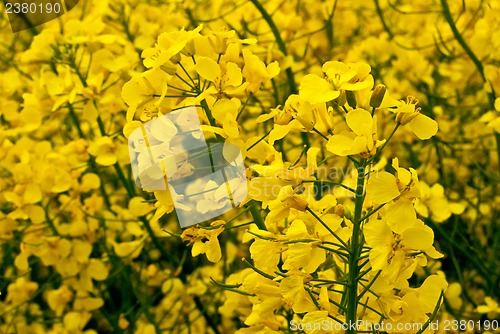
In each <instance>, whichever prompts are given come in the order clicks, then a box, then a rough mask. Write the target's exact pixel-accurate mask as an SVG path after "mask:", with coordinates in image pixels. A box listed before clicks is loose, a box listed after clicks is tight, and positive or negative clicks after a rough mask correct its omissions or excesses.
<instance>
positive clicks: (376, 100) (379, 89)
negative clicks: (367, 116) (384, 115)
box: [370, 84, 387, 108]
mask: <svg viewBox="0 0 500 334" xmlns="http://www.w3.org/2000/svg"><path fill="white" fill-rule="evenodd" d="M386 91H387V89H386V88H385V86H384V85H382V84H378V85H377V86H375V89H374V90H373V93H372V97H371V98H370V107H372V108H378V107H380V105H381V104H382V100H383V99H384V95H385V92H386Z"/></svg>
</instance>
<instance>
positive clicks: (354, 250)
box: [346, 159, 366, 334]
mask: <svg viewBox="0 0 500 334" xmlns="http://www.w3.org/2000/svg"><path fill="white" fill-rule="evenodd" d="M357 167H358V178H357V185H356V200H355V206H354V221H353V228H352V236H351V248H350V252H349V278H348V279H349V285H348V286H347V313H346V322H347V324H348V325H349V324H355V323H356V320H357V319H356V318H357V309H358V302H359V300H358V279H359V278H358V275H359V270H360V267H359V257H360V255H361V247H360V242H361V213H362V211H363V202H364V190H365V168H366V159H361V161H360V165H359V166H357ZM361 246H362V245H361ZM347 333H348V334H354V333H356V330H354V329H351V327H350V326H349V329H348V330H347Z"/></svg>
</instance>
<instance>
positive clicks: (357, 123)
mask: <svg viewBox="0 0 500 334" xmlns="http://www.w3.org/2000/svg"><path fill="white" fill-rule="evenodd" d="M346 122H347V125H349V127H350V128H351V129H352V131H354V133H355V134H357V135H358V136H359V135H365V136H371V133H372V124H373V119H372V115H371V114H370V113H369V112H368V111H367V110H364V109H355V110H351V111H349V113H347V116H346Z"/></svg>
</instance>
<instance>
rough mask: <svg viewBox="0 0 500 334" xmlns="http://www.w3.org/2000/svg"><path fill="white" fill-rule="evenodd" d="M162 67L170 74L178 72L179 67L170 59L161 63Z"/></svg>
mask: <svg viewBox="0 0 500 334" xmlns="http://www.w3.org/2000/svg"><path fill="white" fill-rule="evenodd" d="M160 69H161V70H162V71H163V72H165V73H167V74H169V75H174V74H175V72H177V67H176V66H175V65H174V64H173V63H172V62H170V61H167V62H165V64H163V65H161V66H160Z"/></svg>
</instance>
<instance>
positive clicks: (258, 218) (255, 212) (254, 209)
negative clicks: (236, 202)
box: [248, 200, 267, 231]
mask: <svg viewBox="0 0 500 334" xmlns="http://www.w3.org/2000/svg"><path fill="white" fill-rule="evenodd" d="M248 207H249V208H250V213H251V214H252V217H253V220H254V222H255V225H257V227H258V228H259V229H261V230H264V231H266V230H267V228H266V224H264V220H263V219H262V216H261V215H260V210H259V209H258V208H257V204H256V203H255V201H254V200H251V201H250V203H248Z"/></svg>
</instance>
